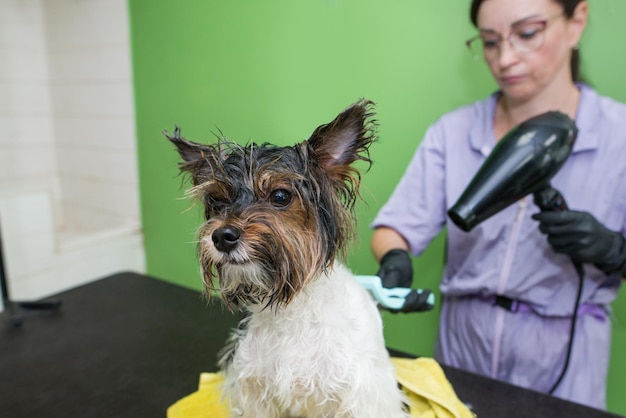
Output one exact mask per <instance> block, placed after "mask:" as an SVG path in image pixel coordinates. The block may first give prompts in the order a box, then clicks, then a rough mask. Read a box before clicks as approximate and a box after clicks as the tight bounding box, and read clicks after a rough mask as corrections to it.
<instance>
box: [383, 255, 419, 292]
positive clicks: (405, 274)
mask: <svg viewBox="0 0 626 418" xmlns="http://www.w3.org/2000/svg"><path fill="white" fill-rule="evenodd" d="M376 275H377V276H378V277H380V281H381V283H382V285H383V287H387V288H393V287H411V282H412V281H413V264H412V263H411V257H409V253H408V252H407V251H406V250H401V249H399V248H395V249H393V250H389V251H387V252H386V253H385V255H384V256H383V258H381V259H380V268H379V269H378V272H377V273H376Z"/></svg>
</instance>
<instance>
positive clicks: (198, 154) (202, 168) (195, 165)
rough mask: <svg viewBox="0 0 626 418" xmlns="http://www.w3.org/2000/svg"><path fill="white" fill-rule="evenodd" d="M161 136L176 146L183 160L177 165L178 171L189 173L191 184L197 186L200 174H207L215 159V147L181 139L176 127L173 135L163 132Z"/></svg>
mask: <svg viewBox="0 0 626 418" xmlns="http://www.w3.org/2000/svg"><path fill="white" fill-rule="evenodd" d="M163 134H164V135H165V137H166V138H167V139H169V140H170V141H171V142H172V143H173V144H174V145H176V149H177V150H178V153H179V154H180V156H181V158H182V159H183V161H182V162H181V163H179V165H178V166H179V168H180V170H181V171H186V172H188V173H190V174H191V176H192V180H193V183H194V184H198V183H199V182H200V180H199V177H202V173H206V172H207V169H209V166H210V162H211V161H213V160H214V158H215V157H214V154H215V147H212V146H208V145H202V144H198V143H195V142H192V141H188V140H187V139H185V138H183V136H182V135H181V133H180V128H179V127H178V126H176V127H175V128H174V134H173V135H170V134H169V133H168V132H167V131H163Z"/></svg>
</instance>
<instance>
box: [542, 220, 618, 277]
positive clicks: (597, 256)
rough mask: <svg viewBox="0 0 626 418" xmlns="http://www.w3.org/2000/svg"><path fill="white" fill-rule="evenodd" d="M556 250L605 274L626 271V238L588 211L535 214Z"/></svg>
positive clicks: (543, 231)
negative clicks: (593, 265)
mask: <svg viewBox="0 0 626 418" xmlns="http://www.w3.org/2000/svg"><path fill="white" fill-rule="evenodd" d="M533 219H535V220H537V221H539V230H540V231H541V232H542V233H544V234H546V235H547V236H548V242H549V243H550V245H551V246H552V248H553V249H554V251H556V252H558V253H562V254H567V255H569V256H570V257H571V259H572V260H573V261H575V262H579V263H593V264H595V265H596V267H598V268H599V269H600V270H602V271H604V272H605V273H614V272H620V273H621V272H623V271H624V269H625V268H626V239H625V238H624V236H623V235H622V234H620V233H618V232H615V231H611V230H609V229H607V228H606V227H605V226H604V225H602V224H601V223H600V222H598V220H597V219H596V218H594V217H593V215H591V214H589V213H587V212H578V211H571V210H565V211H561V212H550V211H546V212H540V213H537V214H535V215H533Z"/></svg>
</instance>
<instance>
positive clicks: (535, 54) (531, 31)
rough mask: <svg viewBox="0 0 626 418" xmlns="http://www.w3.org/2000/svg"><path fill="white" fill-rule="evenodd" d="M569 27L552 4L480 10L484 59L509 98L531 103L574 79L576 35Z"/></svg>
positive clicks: (506, 0) (488, 3)
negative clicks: (572, 62) (572, 58)
mask: <svg viewBox="0 0 626 418" xmlns="http://www.w3.org/2000/svg"><path fill="white" fill-rule="evenodd" d="M570 24H571V22H570V21H569V20H568V19H567V18H566V16H565V15H564V14H563V8H562V6H561V5H560V4H559V3H557V2H555V1H553V0H524V1H519V0H485V1H484V2H483V4H482V5H481V7H480V9H479V11H478V28H479V30H480V34H481V36H482V41H483V55H484V57H485V60H486V61H487V64H488V65H489V68H490V69H491V72H492V73H493V76H494V78H495V80H496V82H497V83H498V85H499V86H500V89H501V90H502V92H503V93H504V94H505V95H506V96H507V97H508V98H509V99H512V100H516V101H524V100H529V99H532V98H533V97H534V96H535V95H537V94H538V93H539V92H541V91H542V90H544V89H546V88H549V87H550V85H551V84H553V83H555V81H560V82H563V81H566V80H569V79H571V75H570V74H571V73H570V68H569V61H570V56H571V50H572V48H573V47H574V45H576V43H577V42H578V36H574V35H575V34H574V31H572V29H571V28H570V27H569V26H570ZM563 77H565V79H562V78H563Z"/></svg>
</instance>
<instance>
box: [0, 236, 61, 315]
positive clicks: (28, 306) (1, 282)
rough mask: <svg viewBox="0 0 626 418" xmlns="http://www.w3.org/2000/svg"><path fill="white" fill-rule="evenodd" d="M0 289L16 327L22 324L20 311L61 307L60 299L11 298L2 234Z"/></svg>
mask: <svg viewBox="0 0 626 418" xmlns="http://www.w3.org/2000/svg"><path fill="white" fill-rule="evenodd" d="M0 289H1V290H2V302H3V304H4V309H6V311H7V312H8V314H9V322H10V323H11V325H12V326H14V327H19V326H21V325H22V322H23V316H22V314H21V312H20V310H21V309H24V310H41V311H57V310H58V309H59V308H60V307H61V301H60V300H47V301H35V302H15V301H11V299H10V298H9V290H8V289H9V288H8V284H7V281H6V273H5V269H4V260H3V256H2V237H1V236H0Z"/></svg>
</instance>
